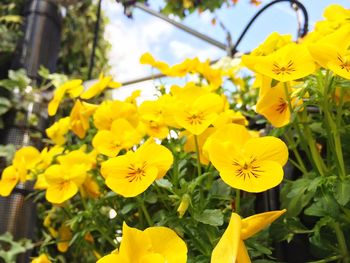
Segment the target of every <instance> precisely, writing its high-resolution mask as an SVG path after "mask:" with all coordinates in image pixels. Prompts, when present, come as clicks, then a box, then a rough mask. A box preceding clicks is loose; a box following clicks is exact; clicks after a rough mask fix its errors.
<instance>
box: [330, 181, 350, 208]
mask: <svg viewBox="0 0 350 263" xmlns="http://www.w3.org/2000/svg"><path fill="white" fill-rule="evenodd" d="M334 197H335V199H336V200H337V201H338V203H339V204H340V205H342V206H345V205H346V204H347V203H348V202H349V200H350V180H349V179H348V180H344V181H338V182H336V184H335V188H334Z"/></svg>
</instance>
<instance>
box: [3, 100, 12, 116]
mask: <svg viewBox="0 0 350 263" xmlns="http://www.w3.org/2000/svg"><path fill="white" fill-rule="evenodd" d="M11 106H12V105H11V101H9V100H8V99H6V98H4V97H0V115H3V114H5V113H6V112H8V111H9V109H10V108H11Z"/></svg>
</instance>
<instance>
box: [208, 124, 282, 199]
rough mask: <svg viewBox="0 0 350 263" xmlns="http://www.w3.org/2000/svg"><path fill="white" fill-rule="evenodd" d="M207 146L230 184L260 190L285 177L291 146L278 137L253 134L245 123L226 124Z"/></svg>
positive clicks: (277, 182)
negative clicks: (258, 136) (284, 168)
mask: <svg viewBox="0 0 350 263" xmlns="http://www.w3.org/2000/svg"><path fill="white" fill-rule="evenodd" d="M205 147H206V148H207V149H208V152H209V159H210V161H211V162H212V163H213V165H214V167H215V168H216V169H217V170H218V171H219V173H220V176H221V178H222V180H223V181H224V182H225V183H227V184H228V185H230V186H231V187H234V188H236V189H241V190H244V191H247V192H251V193H259V192H262V191H265V190H267V189H270V188H272V187H275V186H276V185H278V184H279V183H280V182H281V181H282V179H283V169H282V166H283V165H284V164H285V163H286V162H287V159H288V148H287V146H286V145H285V143H284V142H283V141H281V140H280V139H278V138H275V137H271V136H266V137H261V138H252V137H251V135H250V134H249V132H248V131H247V129H246V128H245V127H244V126H242V125H237V124H227V125H226V126H223V127H222V128H220V129H219V130H217V131H216V132H215V133H214V134H213V135H212V136H211V137H210V138H209V139H208V140H207V145H206V146H205Z"/></svg>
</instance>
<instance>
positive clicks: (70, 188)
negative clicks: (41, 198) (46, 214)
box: [46, 181, 78, 204]
mask: <svg viewBox="0 0 350 263" xmlns="http://www.w3.org/2000/svg"><path fill="white" fill-rule="evenodd" d="M77 192H78V187H77V185H76V184H75V183H73V182H72V181H66V182H62V183H61V184H54V185H49V187H48V188H47V190H46V199H47V201H49V202H51V203H54V204H62V203H63V202H65V201H67V200H68V199H70V198H72V197H73V196H74V195H75V194H76V193H77Z"/></svg>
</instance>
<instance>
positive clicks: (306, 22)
mask: <svg viewBox="0 0 350 263" xmlns="http://www.w3.org/2000/svg"><path fill="white" fill-rule="evenodd" d="M280 2H289V3H291V4H295V5H297V6H298V7H299V8H300V9H301V11H302V12H303V15H304V26H303V28H301V30H300V31H299V32H298V35H299V37H303V36H305V35H306V34H307V32H308V27H309V16H308V12H307V10H306V8H305V6H304V5H303V4H302V3H300V2H299V1H297V0H275V1H272V2H270V3H268V4H267V5H265V6H264V7H263V8H261V9H260V10H259V11H258V12H257V13H256V14H255V15H254V16H253V18H252V19H251V20H250V21H249V23H248V24H247V26H246V27H245V28H244V30H243V32H242V33H241V35H240V36H239V38H238V40H237V41H236V43H235V45H234V46H233V50H232V54H235V53H236V52H237V47H238V45H239V44H240V43H241V41H242V39H243V38H244V36H245V35H246V33H247V32H248V30H249V28H250V27H251V26H252V24H253V23H254V22H255V20H256V19H257V18H258V17H259V16H260V15H261V14H262V13H263V12H264V11H265V10H267V9H268V8H269V7H270V6H272V5H274V4H277V3H280Z"/></svg>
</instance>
